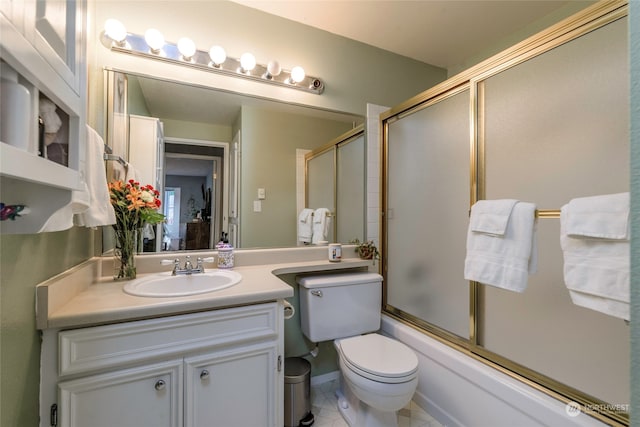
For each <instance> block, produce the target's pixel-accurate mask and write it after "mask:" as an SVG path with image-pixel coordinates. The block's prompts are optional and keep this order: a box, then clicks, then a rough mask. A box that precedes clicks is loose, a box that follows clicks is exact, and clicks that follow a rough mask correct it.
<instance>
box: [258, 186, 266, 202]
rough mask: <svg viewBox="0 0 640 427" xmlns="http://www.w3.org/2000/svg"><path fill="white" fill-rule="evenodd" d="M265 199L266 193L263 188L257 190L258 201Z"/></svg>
mask: <svg viewBox="0 0 640 427" xmlns="http://www.w3.org/2000/svg"><path fill="white" fill-rule="evenodd" d="M266 198H267V192H266V191H265V189H264V188H258V200H264V199H266Z"/></svg>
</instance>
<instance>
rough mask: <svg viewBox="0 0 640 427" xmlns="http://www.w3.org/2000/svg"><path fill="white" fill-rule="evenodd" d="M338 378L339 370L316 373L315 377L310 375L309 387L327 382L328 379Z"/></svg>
mask: <svg viewBox="0 0 640 427" xmlns="http://www.w3.org/2000/svg"><path fill="white" fill-rule="evenodd" d="M338 378H340V371H333V372H328V373H326V374H322V375H316V376H315V377H311V387H313V386H316V385H320V384H324V383H328V382H329V381H333V380H337V379H338Z"/></svg>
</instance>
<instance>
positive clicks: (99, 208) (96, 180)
mask: <svg viewBox="0 0 640 427" xmlns="http://www.w3.org/2000/svg"><path fill="white" fill-rule="evenodd" d="M86 131H87V144H86V163H85V174H84V178H85V182H86V185H87V190H88V193H89V195H90V196H91V202H90V204H89V207H88V209H86V210H85V211H83V212H81V213H77V214H76V216H75V223H76V225H80V226H84V227H98V226H101V225H111V224H115V222H116V216H115V213H114V212H113V207H112V206H111V199H110V197H109V188H108V185H107V175H106V170H105V165H104V141H103V140H102V137H101V136H100V135H98V133H97V132H96V131H95V130H94V129H92V128H91V127H89V126H87V129H86Z"/></svg>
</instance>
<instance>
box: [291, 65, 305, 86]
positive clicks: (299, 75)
mask: <svg viewBox="0 0 640 427" xmlns="http://www.w3.org/2000/svg"><path fill="white" fill-rule="evenodd" d="M305 75H306V74H305V73H304V68H302V67H293V69H292V70H291V80H292V81H293V82H295V83H300V82H301V81H303V80H304V78H305Z"/></svg>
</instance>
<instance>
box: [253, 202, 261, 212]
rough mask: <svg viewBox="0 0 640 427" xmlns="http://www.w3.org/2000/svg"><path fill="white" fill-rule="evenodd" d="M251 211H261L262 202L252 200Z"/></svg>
mask: <svg viewBox="0 0 640 427" xmlns="http://www.w3.org/2000/svg"><path fill="white" fill-rule="evenodd" d="M253 211H254V212H262V202H261V201H260V200H254V201H253Z"/></svg>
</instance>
